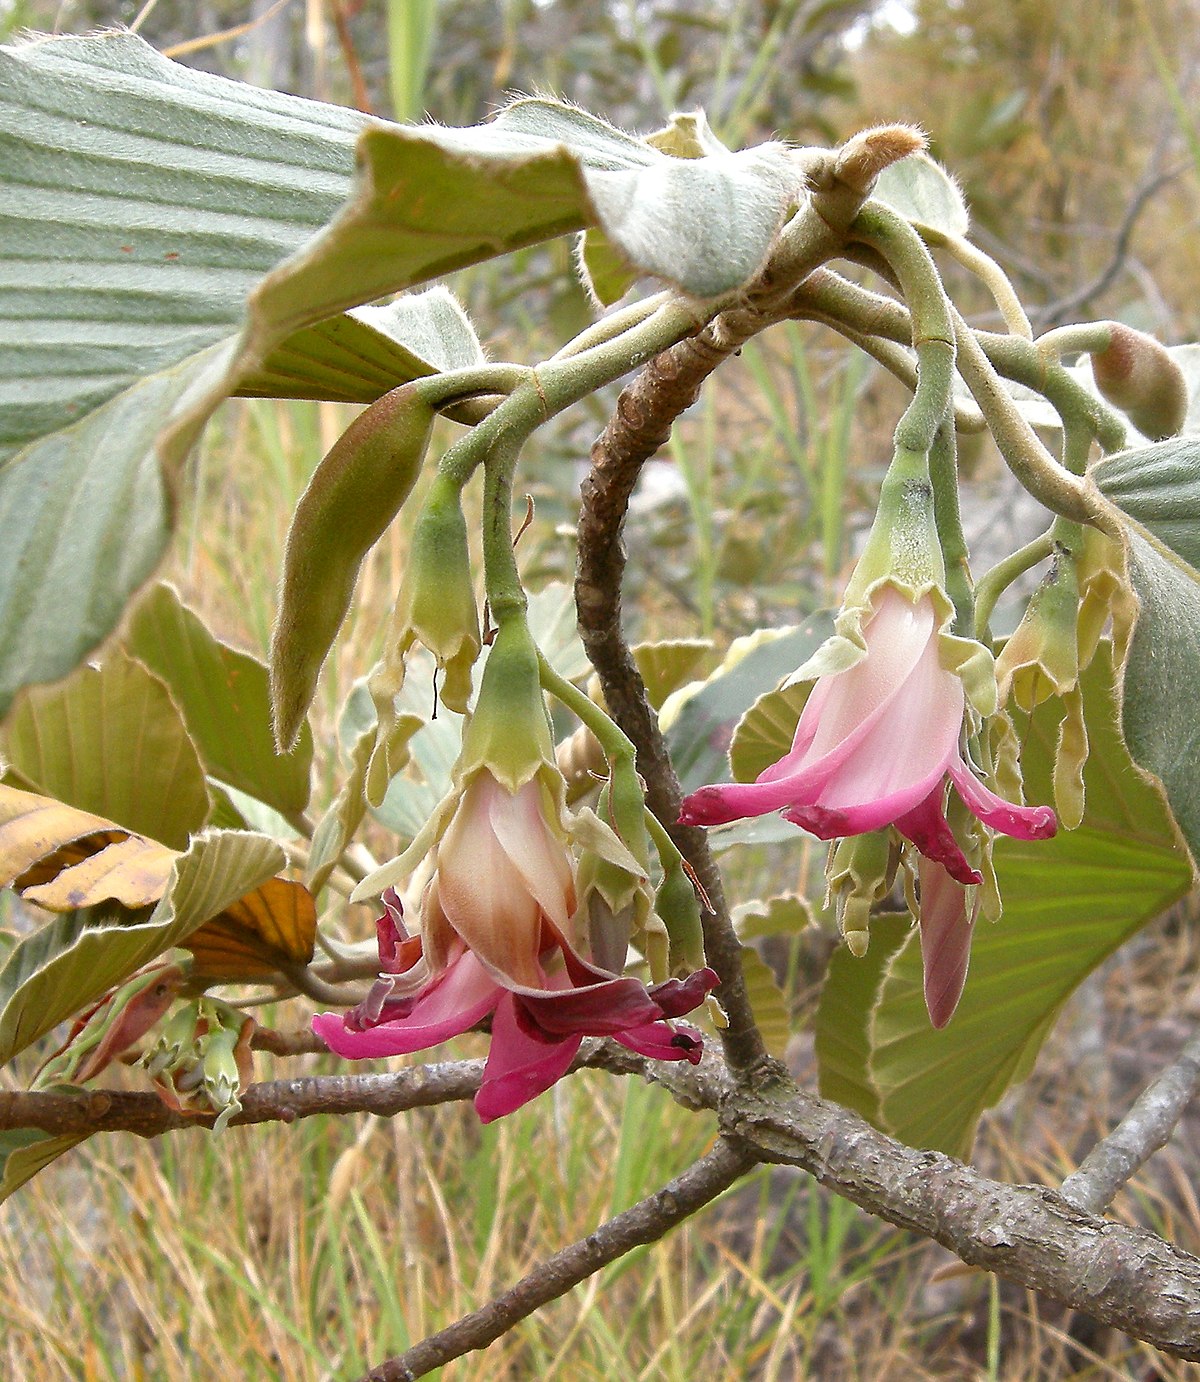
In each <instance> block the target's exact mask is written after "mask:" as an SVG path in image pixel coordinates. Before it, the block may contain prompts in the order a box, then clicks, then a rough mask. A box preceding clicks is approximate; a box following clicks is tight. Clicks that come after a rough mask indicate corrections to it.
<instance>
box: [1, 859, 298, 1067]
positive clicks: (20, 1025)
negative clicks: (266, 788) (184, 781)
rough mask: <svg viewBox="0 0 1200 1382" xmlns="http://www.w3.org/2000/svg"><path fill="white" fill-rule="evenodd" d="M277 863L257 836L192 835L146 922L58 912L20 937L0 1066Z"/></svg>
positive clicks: (5, 972) (12, 955) (109, 913)
mask: <svg viewBox="0 0 1200 1382" xmlns="http://www.w3.org/2000/svg"><path fill="white" fill-rule="evenodd" d="M285 862H286V860H285V857H284V853H283V850H281V849H280V848H279V846H278V845H277V844H275V843H274V841H272V840H268V839H266V838H265V837H264V836H262V835H252V834H242V833H237V832H212V833H209V834H206V835H200V836H197V837H196V839H195V840H193V842H192V844H191V847H190V848H189V849H188V851H187V853H186V854H185V855H183V856H182V857H181V858H180V859H179V860H178V861H177V862H176V864H175V866H174V869H173V870H172V873H171V878H170V881H169V882H168V884H167V889H166V891H165V893H164V894H163V897H162V899H161V901H160V902H159V903H158V905H157V906H156V907H155V908H154V910H153V911H152V912H151V913H150V914H149V915H148V916H145V915H143V918H142V919H141V920H134V921H131V920H130V913H128V912H126V911H123V910H121V909H119V908H95V909H90V910H87V911H80V912H66V913H64V914H63V915H62V916H59V917H56V918H55V919H54V920H53V921H52V922H49V923H48V924H47V925H45V926H43V927H41V928H39V929H38V930H37V931H35V932H33V933H32V934H31V935H29V936H26V937H24V938H23V939H22V940H20V941H19V942H18V943H17V944H16V945H15V946H14V947H13V948H12V949H11V950H10V951H9V952H8V955H7V957H6V959H5V962H4V965H3V967H2V968H0V1065H3V1064H4V1063H5V1062H7V1061H8V1060H10V1059H11V1058H12V1057H13V1055H15V1054H16V1053H17V1052H18V1051H21V1050H24V1048H25V1047H26V1046H28V1045H29V1044H30V1043H31V1042H34V1041H36V1040H37V1039H38V1037H40V1036H44V1035H45V1034H46V1033H47V1032H48V1031H50V1029H51V1028H52V1027H54V1026H56V1025H57V1024H58V1023H59V1022H61V1021H62V1020H63V1019H64V1018H67V1017H70V1016H71V1015H72V1014H73V1013H75V1012H78V1011H79V1010H80V1009H81V1008H83V1007H84V1006H86V1005H87V1004H88V1003H92V1002H94V1001H95V1000H96V999H98V998H100V997H101V996H102V995H103V994H104V993H106V992H107V991H108V990H109V989H110V988H112V987H113V986H114V985H116V984H120V983H122V982H124V980H125V979H127V978H128V977H129V976H130V975H131V974H133V973H134V972H135V971H136V970H138V969H140V968H141V966H142V965H144V964H147V963H148V962H149V961H150V960H152V959H154V957H155V956H156V955H160V954H162V953H163V951H165V950H170V949H171V948H172V947H173V946H176V945H179V944H180V943H181V942H183V941H184V940H186V939H187V937H188V936H189V935H191V933H192V932H193V931H195V930H196V929H197V927H199V926H201V925H202V924H203V923H204V922H205V921H207V920H208V919H209V918H210V917H214V916H216V915H217V913H218V912H220V911H222V910H223V909H224V908H225V907H227V906H229V904H230V903H232V902H235V901H237V899H238V898H239V897H243V896H244V895H245V894H246V893H248V892H251V891H252V890H253V889H254V888H257V887H259V886H260V885H261V884H263V883H265V882H266V881H267V879H268V878H271V877H273V876H274V875H275V874H276V873H278V872H279V871H280V869H282V868H283V867H284V864H285Z"/></svg>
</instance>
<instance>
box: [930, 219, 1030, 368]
mask: <svg viewBox="0 0 1200 1382" xmlns="http://www.w3.org/2000/svg"><path fill="white" fill-rule="evenodd" d="M921 238H922V239H923V240H924V241H925V243H926V244H927V245H932V246H933V247H934V248H938V249H944V250H945V251H946V253H947V254H949V255H950V257H951V258H952V259H954V260H955V261H956V262H957V263H959V264H961V265H962V266H963V268H964V269H968V270H969V271H970V272H971V273H973V274H974V275H975V277H976V278H978V279H979V281H980V282H981V283H982V284H983V285H984V286H985V287H986V288H987V290H988V292H989V293H991V295H992V298H993V299H994V301H995V303H996V306H997V307H998V308H999V309H1000V315H1001V316H1002V317H1003V318H1004V324H1005V326H1007V327H1008V329H1009V331H1010V332H1011V333H1012V335H1014V336H1020V337H1021V338H1022V339H1023V340H1026V341H1031V340H1033V327H1032V326H1030V324H1029V318H1028V317H1027V316H1026V315H1025V309H1024V307H1022V306H1021V299H1020V298H1019V297H1017V294H1016V290H1015V289H1014V288H1013V286H1012V283H1011V282H1010V281H1009V278H1008V275H1007V274H1006V273H1005V272H1004V270H1003V269H1002V268H1001V267H1000V265H999V264H997V263H996V261H995V260H994V259H993V258H992V256H991V255H990V254H985V253H984V252H983V250H981V249H980V248H979V246H978V245H973V244H972V243H971V242H970V240H967V239H965V238H964V237H963V236H961V235H945V234H942V233H941V232H940V231H935V230H922V231H921Z"/></svg>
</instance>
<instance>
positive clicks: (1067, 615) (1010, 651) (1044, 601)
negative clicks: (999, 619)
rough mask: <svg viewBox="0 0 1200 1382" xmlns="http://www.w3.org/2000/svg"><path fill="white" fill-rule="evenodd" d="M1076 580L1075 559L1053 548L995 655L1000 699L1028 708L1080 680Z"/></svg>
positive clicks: (1067, 688) (1058, 694) (1066, 689)
mask: <svg viewBox="0 0 1200 1382" xmlns="http://www.w3.org/2000/svg"><path fill="white" fill-rule="evenodd" d="M1078 621H1079V583H1078V580H1077V578H1076V572H1075V562H1074V559H1073V558H1072V556H1071V554H1070V553H1069V552H1067V551H1065V550H1064V549H1063V548H1061V547H1059V548H1056V550H1055V554H1054V563H1053V565H1052V566H1051V568H1050V571H1049V572H1048V574H1047V576H1046V578H1045V580H1044V581H1043V582H1042V583H1041V585H1040V586H1039V587H1038V588H1037V590H1036V591H1035V592H1034V594H1033V596H1032V598H1031V599H1030V601H1029V605H1028V607H1027V608H1026V610H1025V615H1024V617H1023V618H1022V620H1021V622H1020V624H1019V625H1018V626H1017V629H1016V632H1015V633H1014V634H1013V635H1012V637H1011V638H1010V639H1009V640H1008V642H1007V643H1005V645H1004V648H1003V650H1002V651H1001V653H1000V656H999V657H998V658H997V659H996V680H997V683H998V687H999V694H1000V699H1001V701H1007V700H1008V699H1009V698H1010V697H1011V698H1012V700H1013V702H1014V704H1016V705H1017V706H1019V707H1020V708H1021V709H1022V710H1024V711H1031V710H1033V708H1034V707H1035V706H1037V705H1040V704H1041V703H1042V702H1043V701H1045V700H1048V699H1049V698H1050V697H1051V696H1061V695H1063V694H1064V693H1065V692H1066V691H1069V690H1070V689H1071V688H1072V687H1074V686H1075V685H1077V683H1078V681H1079V637H1078V631H1077V630H1078Z"/></svg>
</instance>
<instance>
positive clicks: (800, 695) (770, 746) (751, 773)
mask: <svg viewBox="0 0 1200 1382" xmlns="http://www.w3.org/2000/svg"><path fill="white" fill-rule="evenodd" d="M811 690H812V683H811V682H799V683H797V684H796V685H795V686H786V687H782V688H780V690H778V691H768V692H767V693H766V695H765V696H759V698H758V700H756V701H755V702H754V704H753V705H752V706H751V707H750V709H749V710H747V711H746V713H745V714H744V715H743V716H742V718H741V719H740V720H739V721H738V722H737V727H736V729H734V731H733V741H732V742H731V743H730V745H729V766H730V768H731V769H732V771H733V776H734V780H735V781H737V782H754V781H756V780H757V778H758V775H759V773H761V772H763V771H764V770H765V769H766V768H769V767H770V766H771V764H772V763H777V762H778V761H779V760H780V759H781V758H782V757H783V756H784V754H786V753H787V752H788V751H789V750H790V749H791V747H792V740H793V739H794V738H795V737H796V726H797V725H798V724H799V722H800V714H801V712H802V711H803V709H804V705H805V702H806V701H807V700H808V695H809V692H810V691H811Z"/></svg>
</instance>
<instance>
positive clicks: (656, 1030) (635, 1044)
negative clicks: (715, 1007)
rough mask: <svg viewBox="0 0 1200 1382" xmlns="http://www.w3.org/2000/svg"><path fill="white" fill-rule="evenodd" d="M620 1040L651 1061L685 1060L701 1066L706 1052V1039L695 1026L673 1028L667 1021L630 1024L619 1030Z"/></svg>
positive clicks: (618, 1037)
mask: <svg viewBox="0 0 1200 1382" xmlns="http://www.w3.org/2000/svg"><path fill="white" fill-rule="evenodd" d="M617 1040H618V1041H619V1042H620V1043H621V1045H622V1046H628V1047H629V1049H630V1050H631V1051H636V1052H637V1053H638V1055H639V1056H649V1057H650V1059H651V1060H685V1061H689V1062H690V1063H691V1064H692V1065H699V1064H700V1057H701V1056H702V1055H703V1054H704V1038H703V1037H702V1036H701V1035H700V1033H699V1032H697V1031H696V1030H695V1029H694V1028H692V1027H686V1026H680V1027H672V1026H671V1025H670V1023H667V1022H648V1023H647V1024H646V1025H645V1026H644V1027H631V1028H630V1029H629V1030H628V1031H627V1032H618V1033H617Z"/></svg>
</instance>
